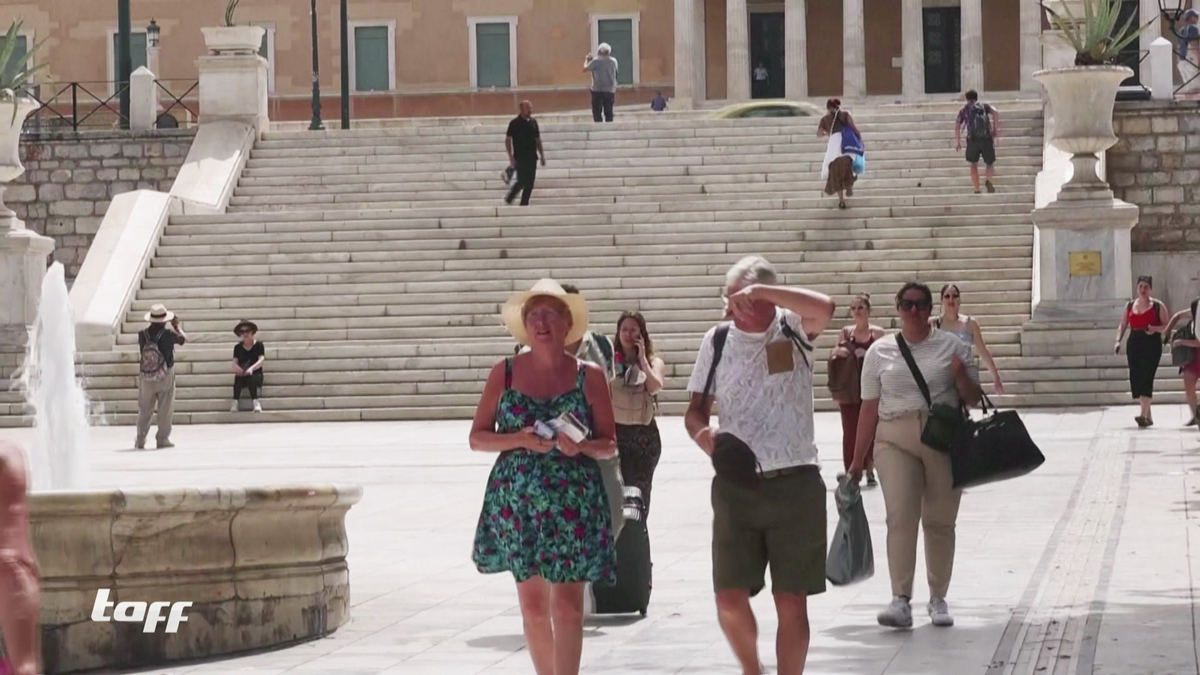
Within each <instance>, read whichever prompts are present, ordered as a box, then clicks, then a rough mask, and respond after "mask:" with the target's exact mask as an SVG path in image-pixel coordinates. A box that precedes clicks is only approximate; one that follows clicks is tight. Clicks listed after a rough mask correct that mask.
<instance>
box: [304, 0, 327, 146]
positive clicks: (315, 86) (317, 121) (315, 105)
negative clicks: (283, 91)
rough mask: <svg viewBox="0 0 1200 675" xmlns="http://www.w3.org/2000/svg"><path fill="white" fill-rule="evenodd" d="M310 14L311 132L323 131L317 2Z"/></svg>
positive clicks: (312, 3)
mask: <svg viewBox="0 0 1200 675" xmlns="http://www.w3.org/2000/svg"><path fill="white" fill-rule="evenodd" d="M309 14H310V16H311V17H312V119H311V120H309V123H308V130H309V131H323V130H324V129H325V124H324V123H322V122H321V65H320V62H319V61H318V60H317V59H318V57H317V0H310V8H309Z"/></svg>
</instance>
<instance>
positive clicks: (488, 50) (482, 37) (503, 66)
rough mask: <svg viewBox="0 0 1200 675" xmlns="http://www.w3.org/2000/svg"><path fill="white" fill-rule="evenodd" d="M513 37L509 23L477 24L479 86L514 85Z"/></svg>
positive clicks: (476, 64)
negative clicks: (512, 74)
mask: <svg viewBox="0 0 1200 675" xmlns="http://www.w3.org/2000/svg"><path fill="white" fill-rule="evenodd" d="M511 39H512V37H511V36H510V35H509V24H507V23H479V24H475V79H476V84H477V86H479V87H511V86H512V77H511V73H512V58H511V57H512V52H511V42H510V40H511Z"/></svg>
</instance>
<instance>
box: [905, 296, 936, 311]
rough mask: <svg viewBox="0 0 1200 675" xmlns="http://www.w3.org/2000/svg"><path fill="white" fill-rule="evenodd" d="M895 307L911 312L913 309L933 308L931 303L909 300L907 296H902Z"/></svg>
mask: <svg viewBox="0 0 1200 675" xmlns="http://www.w3.org/2000/svg"><path fill="white" fill-rule="evenodd" d="M896 307H897V308H898V309H902V310H904V311H906V312H911V311H913V310H930V309H933V304H932V303H929V302H926V301H924V300H909V299H908V298H904V299H902V300H900V302H897V303H896Z"/></svg>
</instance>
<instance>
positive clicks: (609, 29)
mask: <svg viewBox="0 0 1200 675" xmlns="http://www.w3.org/2000/svg"><path fill="white" fill-rule="evenodd" d="M597 24H598V25H597V26H596V32H597V33H598V34H599V41H598V42H597V44H599V43H600V42H607V43H608V44H609V46H610V47H612V57H613V58H614V59H616V60H617V84H633V20H632V19H601V20H600V21H598V22H597Z"/></svg>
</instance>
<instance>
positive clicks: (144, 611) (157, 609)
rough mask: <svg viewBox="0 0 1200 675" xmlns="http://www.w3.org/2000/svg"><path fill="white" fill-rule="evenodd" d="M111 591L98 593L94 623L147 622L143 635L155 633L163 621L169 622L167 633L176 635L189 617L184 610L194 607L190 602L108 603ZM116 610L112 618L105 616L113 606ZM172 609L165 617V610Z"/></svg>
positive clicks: (103, 589) (94, 610)
mask: <svg viewBox="0 0 1200 675" xmlns="http://www.w3.org/2000/svg"><path fill="white" fill-rule="evenodd" d="M108 593H109V590H108V589H107V588H101V589H100V590H99V591H97V592H96V604H94V605H92V621H100V622H103V623H108V622H109V621H119V622H121V623H139V622H143V621H144V622H145V627H144V628H143V629H142V632H143V633H153V632H155V631H156V630H157V629H158V624H160V623H162V622H163V621H166V622H167V626H166V632H168V633H174V632H177V631H178V630H179V624H181V623H183V622H184V621H187V617H186V616H184V615H183V610H185V609H187V608H188V607H191V606H192V603H190V602H176V603H174V604H172V603H169V602H151V603H145V602H120V603H112V602H109V601H108ZM114 605H115V606H116V609H115V610H114V611H113V613H112V616H111V617H110V616H105V613H106V612H108V610H110V609H112V608H113V606H114ZM168 607H170V608H171V611H170V612H169V613H168V615H167V616H163V614H162V612H163V610H164V609H166V608H168Z"/></svg>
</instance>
